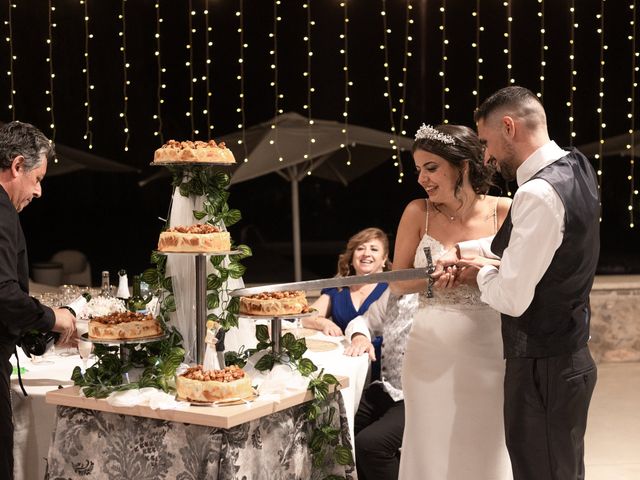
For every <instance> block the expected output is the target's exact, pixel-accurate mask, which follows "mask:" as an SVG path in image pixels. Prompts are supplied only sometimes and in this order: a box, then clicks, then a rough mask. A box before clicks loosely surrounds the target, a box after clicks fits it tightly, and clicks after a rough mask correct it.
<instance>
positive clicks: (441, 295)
mask: <svg viewBox="0 0 640 480" xmlns="http://www.w3.org/2000/svg"><path fill="white" fill-rule="evenodd" d="M425 247H430V248H431V258H433V261H434V263H435V262H436V260H438V259H439V258H440V257H441V256H442V255H443V254H444V253H445V252H446V249H445V247H444V245H442V244H441V243H440V242H439V241H438V240H436V239H435V238H433V237H431V236H430V235H429V234H427V233H425V234H424V236H423V237H422V240H420V243H419V244H418V248H417V249H416V256H415V258H414V260H413V266H414V267H416V268H426V266H427V258H426V257H425V255H424V248H425ZM479 303H482V302H481V301H480V291H479V290H478V289H477V288H475V287H471V286H469V285H460V286H459V287H457V288H455V289H449V290H437V289H435V288H434V289H433V298H427V296H426V292H425V293H421V294H420V306H421V307H422V306H424V305H429V304H431V305H433V304H439V305H442V304H463V305H476V304H479Z"/></svg>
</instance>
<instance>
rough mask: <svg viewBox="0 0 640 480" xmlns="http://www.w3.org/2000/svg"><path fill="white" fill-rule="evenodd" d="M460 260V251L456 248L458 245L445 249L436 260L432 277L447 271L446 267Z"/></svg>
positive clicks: (437, 276)
mask: <svg viewBox="0 0 640 480" xmlns="http://www.w3.org/2000/svg"><path fill="white" fill-rule="evenodd" d="M459 260H460V251H459V250H458V246H457V245H456V246H454V247H453V248H451V249H449V250H447V251H446V252H445V253H444V254H443V255H442V256H441V257H440V258H438V260H437V261H436V265H435V267H436V269H435V270H434V272H433V277H434V278H439V277H440V276H442V275H444V274H446V273H447V267H451V266H453V265H455V264H456V263H458V261H459Z"/></svg>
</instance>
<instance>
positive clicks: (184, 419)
mask: <svg viewBox="0 0 640 480" xmlns="http://www.w3.org/2000/svg"><path fill="white" fill-rule="evenodd" d="M336 378H337V379H338V381H339V382H340V388H346V387H348V386H349V377H345V376H336ZM311 399H312V397H311V393H310V392H309V391H308V390H304V391H298V392H293V393H289V394H286V395H284V396H281V398H280V401H279V402H274V401H273V400H267V399H264V400H263V399H261V398H260V397H258V398H257V399H256V400H254V401H253V402H251V403H248V404H246V405H230V406H216V407H213V406H193V405H190V406H189V407H188V408H187V409H186V410H153V409H151V408H149V407H146V406H141V405H136V406H133V407H115V406H113V405H110V404H109V403H108V402H107V401H106V400H104V399H96V398H87V397H83V396H80V387H76V386H73V387H66V388H61V389H58V390H53V391H51V392H47V395H46V402H47V403H50V404H52V405H63V406H66V407H75V408H85V409H88V410H99V411H101V412H109V413H117V414H120V415H134V416H137V417H146V418H156V419H159V420H169V421H171V422H180V423H191V424H195V425H206V426H210V427H218V428H231V427H235V426H236V425H240V424H242V423H245V422H250V421H251V420H255V419H257V418H261V417H264V416H266V415H270V414H272V413H275V412H279V411H281V410H285V409H287V408H290V407H293V406H295V405H299V404H301V403H304V402H308V401H309V400H311Z"/></svg>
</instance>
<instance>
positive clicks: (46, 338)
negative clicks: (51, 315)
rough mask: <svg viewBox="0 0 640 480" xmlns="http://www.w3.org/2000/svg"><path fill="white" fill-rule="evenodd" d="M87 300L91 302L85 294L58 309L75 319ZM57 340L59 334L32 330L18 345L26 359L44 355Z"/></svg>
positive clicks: (89, 297)
mask: <svg viewBox="0 0 640 480" xmlns="http://www.w3.org/2000/svg"><path fill="white" fill-rule="evenodd" d="M89 300H91V294H89V293H88V292H85V293H83V294H82V295H80V296H79V297H78V298H76V299H75V300H74V301H72V302H71V303H69V304H68V305H64V306H62V307H60V308H66V309H67V310H69V311H70V312H71V314H72V315H73V316H74V317H76V318H77V317H78V315H80V313H82V309H83V308H84V307H85V306H86V305H87V302H88V301H89ZM59 339H60V334H59V333H58V332H53V331H49V332H44V333H42V332H39V331H37V330H32V331H30V332H28V333H26V334H24V335H23V336H22V337H21V338H20V340H19V342H18V345H19V346H20V347H22V350H23V351H24V353H25V354H26V355H27V357H29V358H31V356H32V355H36V356H40V355H44V354H45V353H46V352H47V351H48V350H49V349H50V348H51V347H53V345H54V344H55V343H56V342H57V341H58V340H59Z"/></svg>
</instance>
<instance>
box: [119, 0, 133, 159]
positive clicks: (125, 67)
mask: <svg viewBox="0 0 640 480" xmlns="http://www.w3.org/2000/svg"><path fill="white" fill-rule="evenodd" d="M126 7H127V0H122V3H121V6H120V8H121V10H120V14H119V15H118V18H119V19H120V25H121V30H120V32H119V35H120V39H121V44H120V52H121V53H122V111H121V112H120V118H122V123H123V125H124V126H123V129H122V131H123V132H124V151H125V152H128V151H129V140H130V135H129V118H128V112H129V93H128V89H129V86H130V85H131V82H130V80H129V76H128V72H129V67H130V64H129V62H128V61H127V28H126V24H127V16H126V12H127V8H126Z"/></svg>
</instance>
